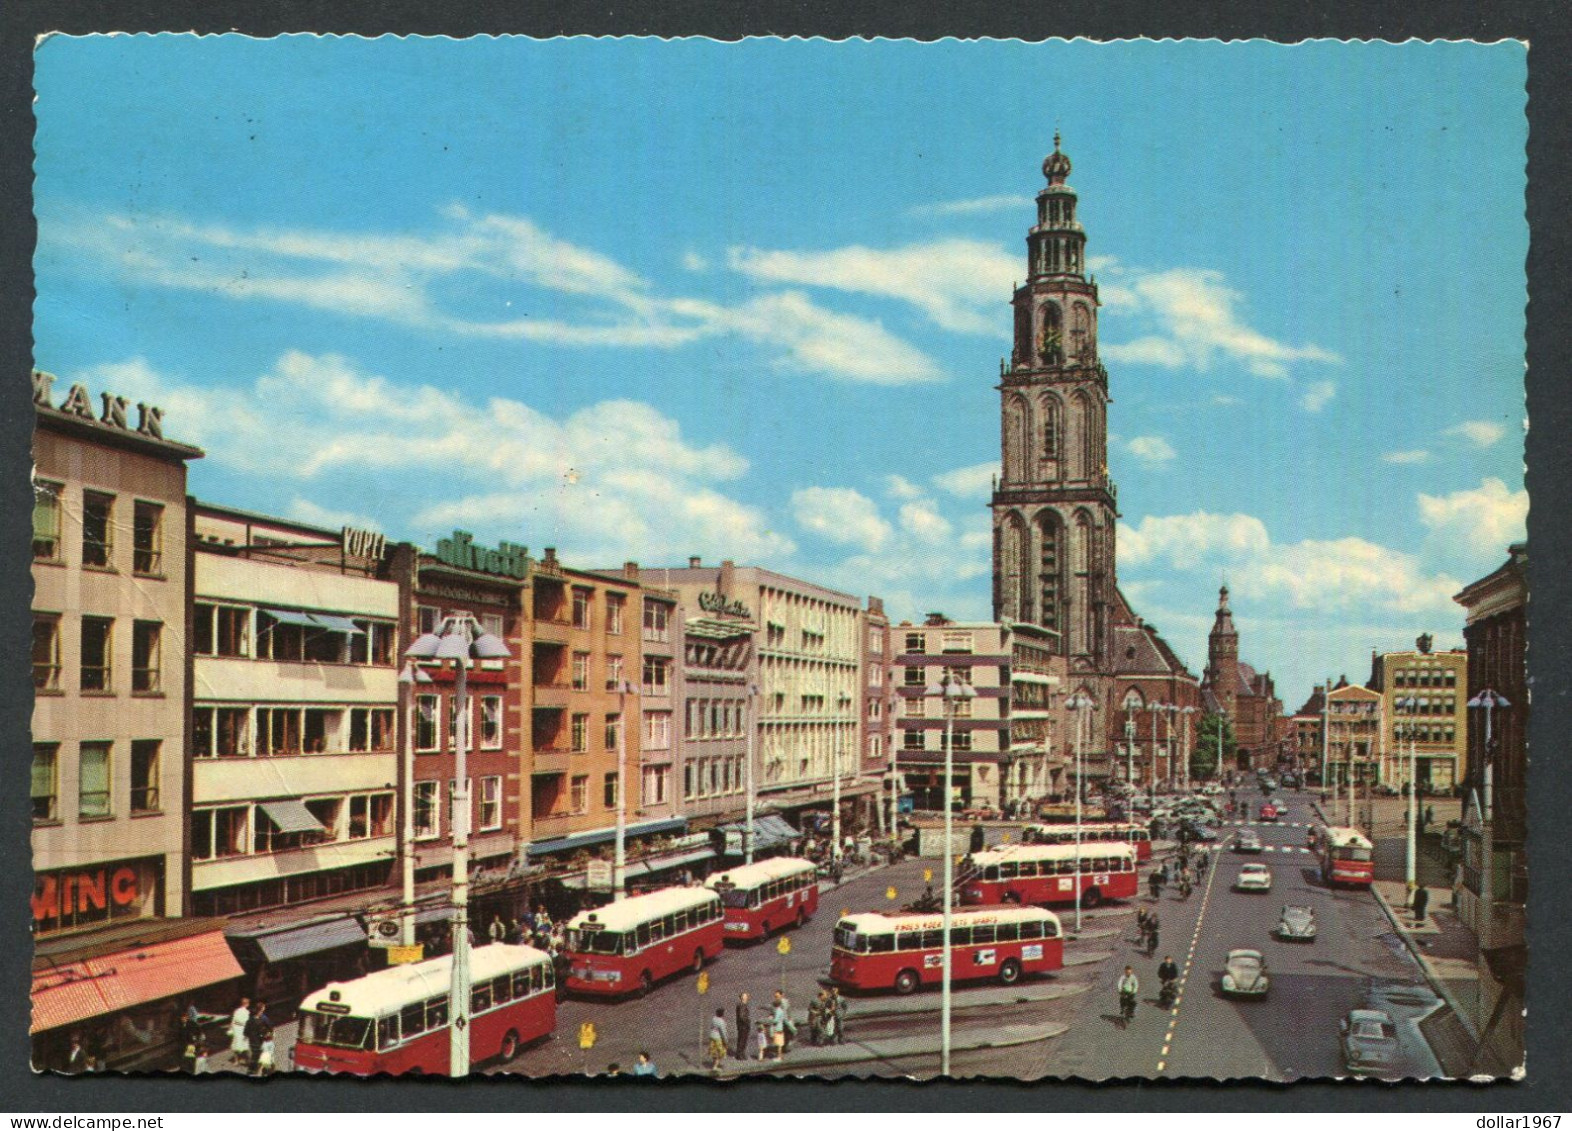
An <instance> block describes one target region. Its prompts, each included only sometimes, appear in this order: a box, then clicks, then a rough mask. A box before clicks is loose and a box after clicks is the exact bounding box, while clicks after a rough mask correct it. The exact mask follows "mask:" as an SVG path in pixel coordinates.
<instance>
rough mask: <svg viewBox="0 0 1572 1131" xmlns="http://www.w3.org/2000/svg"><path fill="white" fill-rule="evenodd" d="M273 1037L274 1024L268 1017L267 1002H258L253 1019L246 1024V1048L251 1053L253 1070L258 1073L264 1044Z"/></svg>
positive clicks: (252, 1015)
mask: <svg viewBox="0 0 1572 1131" xmlns="http://www.w3.org/2000/svg"><path fill="white" fill-rule="evenodd" d="M272 1035H273V1022H272V1020H271V1019H270V1018H269V1017H268V1015H267V1002H265V1001H262V1000H261V999H258V1000H257V1004H256V1008H255V1009H253V1010H252V1011H251V1018H250V1020H248V1021H247V1022H246V1047H247V1049H249V1050H250V1053H251V1057H250V1060H251V1070H252V1072H256V1070H257V1067H258V1065H259V1064H260V1063H261V1060H262V1042H263V1041H265V1040H266V1039H267V1038H268V1037H271V1036H272Z"/></svg>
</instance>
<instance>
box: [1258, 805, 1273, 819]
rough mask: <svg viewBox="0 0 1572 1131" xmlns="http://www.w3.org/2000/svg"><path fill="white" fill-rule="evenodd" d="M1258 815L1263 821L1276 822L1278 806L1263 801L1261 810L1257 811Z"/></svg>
mask: <svg viewBox="0 0 1572 1131" xmlns="http://www.w3.org/2000/svg"><path fill="white" fill-rule="evenodd" d="M1256 815H1257V816H1258V817H1259V818H1260V819H1261V820H1263V821H1275V820H1277V806H1276V805H1273V804H1272V803H1271V802H1270V801H1263V802H1261V808H1260V809H1258V810H1257V811H1256Z"/></svg>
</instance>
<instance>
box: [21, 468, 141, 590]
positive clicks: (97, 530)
mask: <svg viewBox="0 0 1572 1131" xmlns="http://www.w3.org/2000/svg"><path fill="white" fill-rule="evenodd" d="M65 490H66V488H65V484H63V483H49V482H45V481H42V480H40V481H38V482H36V483H35V484H34V485H33V560H34V561H40V562H63V561H64V560H65V539H64V536H63V526H62V522H61V518H62V515H63V513H64V509H65V508H64V497H65ZM119 505H120V503H119V500H117V499H116V498H115V496H114V495H111V494H107V493H105V492H103V491H89V490H84V491H83V492H82V542H81V561H82V565H83V566H84V567H86V568H88V569H103V570H113V569H115V568H117V567H116V564H115V551H116V545H115V532H116V525H117V518H116V515H115V511H116V508H117V506H119ZM119 521H123V520H119ZM163 568H164V508H163V507H162V506H160V505H159V504H158V503H149V502H145V501H143V500H142V499H136V500H134V501H133V502H132V504H131V570H132V572H133V573H136V574H140V575H142V576H144V577H159V576H161V575H162V573H163Z"/></svg>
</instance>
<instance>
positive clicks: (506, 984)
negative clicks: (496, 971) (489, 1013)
mask: <svg viewBox="0 0 1572 1131" xmlns="http://www.w3.org/2000/svg"><path fill="white" fill-rule="evenodd" d="M491 1000H492V1001H494V1002H495V1003H496V1004H498V1005H501V1004H503V1003H504V1002H509V1001H512V1000H513V979H512V978H510V977H508V976H507V975H506V974H504V975H502V977H500V978H493V979H492V980H491Z"/></svg>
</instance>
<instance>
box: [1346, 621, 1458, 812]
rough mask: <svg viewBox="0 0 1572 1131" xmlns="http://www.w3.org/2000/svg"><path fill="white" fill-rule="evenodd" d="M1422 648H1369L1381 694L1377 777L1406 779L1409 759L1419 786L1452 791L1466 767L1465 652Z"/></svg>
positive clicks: (1426, 645) (1391, 780) (1376, 687)
mask: <svg viewBox="0 0 1572 1131" xmlns="http://www.w3.org/2000/svg"><path fill="white" fill-rule="evenodd" d="M1420 643H1421V644H1422V645H1424V647H1422V648H1416V649H1413V650H1410V651H1406V652H1384V653H1375V652H1373V653H1371V656H1370V683H1369V687H1370V689H1371V690H1372V691H1376V692H1379V693H1380V695H1381V711H1382V717H1383V720H1384V722H1383V726H1382V729H1381V755H1380V762H1381V770H1380V772H1381V780H1382V781H1383V782H1387V783H1389V784H1391V785H1406V783H1407V782H1408V780H1409V776H1410V761H1411V760H1412V762H1413V763H1414V764H1416V765H1417V770H1415V771H1414V772H1415V773H1416V775H1417V780H1418V782H1419V785H1420V788H1421V789H1423V790H1427V791H1433V792H1437V793H1451V792H1452V790H1453V789H1455V788H1456V787H1458V786H1459V785H1461V784H1462V782H1463V780H1464V778H1465V777H1466V776H1467V773H1468V717H1467V716H1468V654H1467V653H1466V652H1463V651H1450V652H1432V651H1431V650H1430V643H1429V637H1427V636H1426V637H1420Z"/></svg>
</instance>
